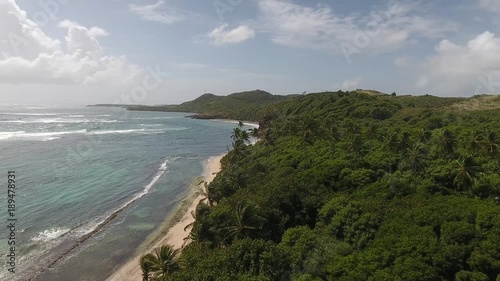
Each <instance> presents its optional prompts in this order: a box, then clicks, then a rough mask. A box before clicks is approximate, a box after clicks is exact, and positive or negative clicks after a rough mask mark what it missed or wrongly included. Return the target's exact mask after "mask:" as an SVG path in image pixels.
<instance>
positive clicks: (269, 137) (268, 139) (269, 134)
mask: <svg viewBox="0 0 500 281" xmlns="http://www.w3.org/2000/svg"><path fill="white" fill-rule="evenodd" d="M262 141H263V142H264V145H265V146H272V145H274V134H273V130H272V129H269V128H268V129H266V130H265V131H264V133H263V134H262Z"/></svg>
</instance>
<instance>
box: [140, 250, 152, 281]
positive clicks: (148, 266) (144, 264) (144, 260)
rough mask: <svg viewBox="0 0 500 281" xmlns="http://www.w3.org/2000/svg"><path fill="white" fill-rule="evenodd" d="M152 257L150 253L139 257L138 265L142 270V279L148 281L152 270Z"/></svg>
mask: <svg viewBox="0 0 500 281" xmlns="http://www.w3.org/2000/svg"><path fill="white" fill-rule="evenodd" d="M154 259H155V256H153V255H152V254H146V255H143V256H142V257H141V260H140V265H141V271H142V281H149V280H150V278H151V275H152V273H153V271H154Z"/></svg>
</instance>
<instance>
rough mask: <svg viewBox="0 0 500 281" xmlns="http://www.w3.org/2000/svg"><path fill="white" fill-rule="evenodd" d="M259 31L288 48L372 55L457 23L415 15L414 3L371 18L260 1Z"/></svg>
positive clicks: (438, 34)
mask: <svg viewBox="0 0 500 281" xmlns="http://www.w3.org/2000/svg"><path fill="white" fill-rule="evenodd" d="M259 9H260V12H261V17H260V19H259V21H258V23H257V25H258V26H259V29H260V30H262V31H263V32H266V33H268V34H270V36H271V38H272V41H273V42H275V43H276V44H279V45H284V46H289V47H299V48H308V49H315V50H330V51H331V50H339V48H340V46H341V45H342V44H349V45H351V46H355V47H356V48H358V49H367V50H372V51H375V52H380V51H386V50H392V49H396V48H399V47H401V46H403V44H405V43H408V42H410V41H411V40H412V39H415V38H417V39H418V38H436V37H441V36H443V35H444V34H446V33H448V32H452V31H455V30H456V29H457V26H456V24H454V23H452V22H448V21H445V20H441V19H434V18H431V17H422V16H418V15H416V13H415V11H416V10H418V9H419V8H418V7H417V6H416V4H402V3H397V4H395V5H391V6H389V7H385V9H380V10H374V11H373V13H371V14H370V15H361V14H351V15H346V16H343V15H338V14H335V13H334V11H333V10H332V9H331V8H330V7H328V6H325V5H318V6H316V7H307V6H302V5H299V4H295V3H293V2H292V1H291V0H259Z"/></svg>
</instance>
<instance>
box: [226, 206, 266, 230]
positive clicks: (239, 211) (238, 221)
mask: <svg viewBox="0 0 500 281" xmlns="http://www.w3.org/2000/svg"><path fill="white" fill-rule="evenodd" d="M262 225H263V218H262V217H260V216H258V215H257V214H256V208H255V207H252V206H250V205H247V204H243V203H239V204H238V205H237V206H236V209H235V212H234V216H233V217H232V219H231V225H230V226H227V227H225V228H224V229H225V230H226V231H227V235H226V237H227V238H232V239H236V238H242V237H248V236H250V235H252V234H254V233H256V232H258V230H260V229H262Z"/></svg>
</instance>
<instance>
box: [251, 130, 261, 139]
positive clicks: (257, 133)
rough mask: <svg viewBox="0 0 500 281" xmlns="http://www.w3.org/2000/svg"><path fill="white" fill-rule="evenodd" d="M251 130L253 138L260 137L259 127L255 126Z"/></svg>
mask: <svg viewBox="0 0 500 281" xmlns="http://www.w3.org/2000/svg"><path fill="white" fill-rule="evenodd" d="M249 130H250V136H251V137H252V138H258V137H259V129H258V128H253V129H249Z"/></svg>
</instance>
